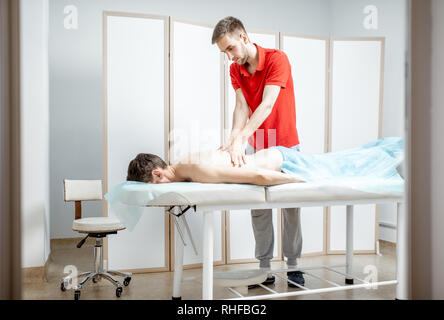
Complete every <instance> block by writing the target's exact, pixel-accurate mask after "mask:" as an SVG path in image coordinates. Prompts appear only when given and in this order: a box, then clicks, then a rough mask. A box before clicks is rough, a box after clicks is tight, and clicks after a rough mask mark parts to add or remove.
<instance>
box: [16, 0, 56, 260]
mask: <svg viewBox="0 0 444 320" xmlns="http://www.w3.org/2000/svg"><path fill="white" fill-rule="evenodd" d="M20 19H21V21H20V28H21V30H20V33H21V39H20V41H21V49H20V50H21V51H20V54H21V81H22V82H21V104H22V109H21V135H22V136H21V139H22V141H21V143H22V145H21V153H22V154H21V156H22V163H21V170H22V182H21V185H22V266H23V267H36V266H43V265H44V264H45V262H46V259H47V258H48V255H49V252H50V246H49V229H50V227H49V221H50V219H49V98H48V96H49V92H48V1H47V0H21V1H20Z"/></svg>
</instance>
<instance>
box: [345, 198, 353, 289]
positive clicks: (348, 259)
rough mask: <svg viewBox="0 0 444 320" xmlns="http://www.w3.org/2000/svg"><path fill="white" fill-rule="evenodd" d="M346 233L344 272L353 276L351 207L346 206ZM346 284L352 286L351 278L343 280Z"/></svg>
mask: <svg viewBox="0 0 444 320" xmlns="http://www.w3.org/2000/svg"><path fill="white" fill-rule="evenodd" d="M346 219H347V222H346V224H347V231H346V271H345V273H346V274H348V275H352V274H353V206H351V205H349V206H347V218H346ZM345 283H346V284H353V277H351V276H350V277H346V278H345Z"/></svg>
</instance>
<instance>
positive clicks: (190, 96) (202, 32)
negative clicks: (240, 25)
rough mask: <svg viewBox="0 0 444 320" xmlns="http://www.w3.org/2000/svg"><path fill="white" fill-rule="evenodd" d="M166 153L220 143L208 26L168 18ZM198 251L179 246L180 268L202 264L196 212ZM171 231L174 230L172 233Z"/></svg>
mask: <svg viewBox="0 0 444 320" xmlns="http://www.w3.org/2000/svg"><path fill="white" fill-rule="evenodd" d="M170 26H171V36H170V37H171V38H170V41H171V64H170V68H171V79H172V86H171V98H170V99H171V106H170V110H171V118H170V125H171V132H170V139H171V154H172V157H173V159H172V160H173V161H174V160H175V159H178V158H179V157H181V156H182V155H184V154H188V153H192V152H197V151H199V150H200V151H202V150H208V149H214V150H216V149H217V148H219V147H220V146H221V144H222V128H223V117H222V114H223V108H222V101H223V100H222V98H223V95H222V91H223V87H222V82H221V81H222V71H223V69H222V58H221V53H220V51H219V49H218V48H217V46H216V45H212V44H211V36H212V33H213V26H206V25H198V24H193V23H188V22H182V21H179V20H174V19H171V25H170ZM214 216H215V219H214V232H215V237H214V260H215V261H216V263H222V262H224V261H225V258H224V255H223V248H224V245H223V233H224V228H223V227H224V223H223V221H224V220H223V214H222V212H220V211H218V212H215V215H214ZM187 220H188V223H189V225H190V229H191V230H192V233H193V236H194V237H195V242H196V245H197V246H198V252H199V254H198V255H197V256H196V255H195V253H194V251H193V249H192V247H191V246H186V247H185V254H184V264H185V266H189V265H196V264H199V263H201V262H202V247H201V242H202V241H201V239H202V236H203V234H202V231H203V230H202V225H203V217H202V214H190V215H187ZM174 234H177V232H175V233H174Z"/></svg>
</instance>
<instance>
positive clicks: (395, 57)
mask: <svg viewBox="0 0 444 320" xmlns="http://www.w3.org/2000/svg"><path fill="white" fill-rule="evenodd" d="M329 2H330V10H331V20H330V23H331V36H332V37H385V39H386V42H385V71H384V95H383V111H382V136H383V137H390V136H403V135H404V108H405V102H406V99H405V94H406V91H405V84H406V81H405V62H406V59H405V57H406V54H407V50H408V44H407V37H408V20H407V17H408V14H407V9H408V6H407V0H389V1H387V0H373V1H370V2H369V1H367V0H329ZM367 5H375V6H376V7H377V9H378V16H379V17H378V29H377V30H367V29H365V28H364V26H363V21H364V17H365V16H366V15H367V14H364V12H363V11H364V8H365V7H366V6H367ZM379 222H380V223H384V224H388V225H393V226H396V206H395V205H391V204H389V205H381V206H380V210H379ZM379 239H382V240H387V241H390V242H396V230H395V229H393V228H390V227H384V226H380V228H379Z"/></svg>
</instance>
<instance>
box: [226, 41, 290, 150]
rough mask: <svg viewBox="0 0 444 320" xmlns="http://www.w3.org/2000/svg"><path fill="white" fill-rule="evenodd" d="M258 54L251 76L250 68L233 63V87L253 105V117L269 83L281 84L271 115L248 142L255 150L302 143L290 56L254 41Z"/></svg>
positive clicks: (249, 104)
mask: <svg viewBox="0 0 444 320" xmlns="http://www.w3.org/2000/svg"><path fill="white" fill-rule="evenodd" d="M254 45H255V46H256V47H257V50H258V54H259V63H258V65H257V68H256V70H255V71H254V73H253V74H252V75H250V74H249V73H248V70H247V68H246V67H245V66H244V65H242V66H239V65H238V64H237V63H232V64H231V66H230V76H231V83H232V85H233V88H234V90H235V91H236V90H237V89H239V88H241V90H242V92H243V94H244V96H245V99H246V101H247V103H248V106H249V107H250V117H251V115H252V114H253V112H254V111H255V110H256V108H257V107H258V106H259V105H260V104H261V102H262V95H263V93H264V88H265V86H266V85H278V86H281V90H280V92H279V96H278V98H277V99H276V102H275V104H274V106H273V109H272V111H271V114H270V115H269V116H268V118H267V119H265V121H264V122H263V123H262V124H261V125H260V127H259V128H258V129H257V130H256V132H255V133H254V134H253V135H252V136H251V137H249V139H248V142H249V144H250V145H251V146H253V147H254V148H255V149H256V150H261V149H267V148H269V147H273V146H284V147H287V148H290V147H293V146H295V145H298V144H299V137H298V132H297V129H296V109H295V99H294V89H293V77H292V75H291V65H290V61H289V60H288V57H287V55H286V54H285V53H284V52H282V51H280V50H276V49H265V48H262V47H260V46H258V45H257V44H256V43H255V44H254Z"/></svg>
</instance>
